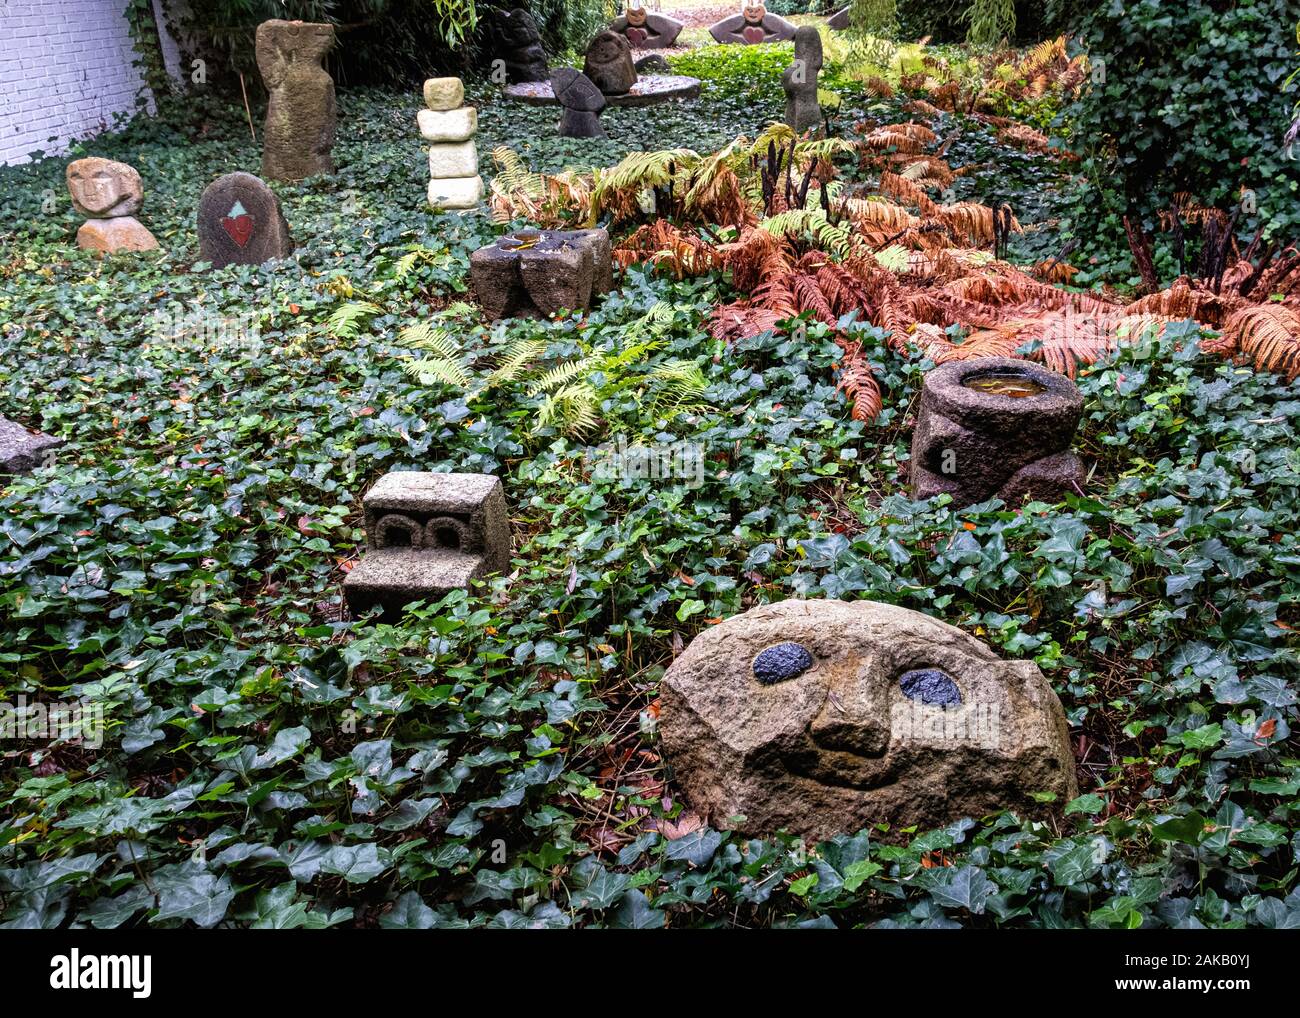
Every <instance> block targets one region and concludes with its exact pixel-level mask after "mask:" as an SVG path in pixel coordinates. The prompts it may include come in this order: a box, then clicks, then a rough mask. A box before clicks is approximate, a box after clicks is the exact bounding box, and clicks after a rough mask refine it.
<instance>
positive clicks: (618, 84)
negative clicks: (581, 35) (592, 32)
mask: <svg viewBox="0 0 1300 1018" xmlns="http://www.w3.org/2000/svg"><path fill="white" fill-rule="evenodd" d="M582 73H583V74H585V75H586V76H587V77H588V78H590V79H591V82H592V84H593V85H595V86H596V87H597V88H598V89H600V91H601V92H602V93H603V94H605V95H623V94H625V93H626V92H628V91H630V90H631V88H632V86H633V85H635V84H636V67H635V65H634V64H633V63H632V44H631V43H630V42H628V41H627V37H626V36H623V35H619V34H618V33H617V32H610V31H604V32H598V33H597V34H596V37H595V38H594V39H592V40H591V43H590V44H589V45H588V46H587V57H586V59H585V60H584V61H583V64H582Z"/></svg>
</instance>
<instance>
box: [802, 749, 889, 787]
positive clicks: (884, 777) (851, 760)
mask: <svg viewBox="0 0 1300 1018" xmlns="http://www.w3.org/2000/svg"><path fill="white" fill-rule="evenodd" d="M812 745H813V747H815V748H814V749H813V751H812V752H811V753H809V754H807V755H806V756H804V755H800V756H795V757H791V758H790V759H789V760H788V761H787V770H789V772H790V773H791V774H794V775H796V776H798V777H801V778H807V779H808V780H810V781H815V782H817V783H818V784H821V785H836V786H838V787H840V788H856V789H859V790H860V791H864V792H865V791H870V790H871V789H873V788H880V787H881V786H882V785H888V784H892V783H893V781H894V777H895V776H894V761H893V759H892V758H891V757H890V755H889V748H888V746H886V748H885V749H883V750H881V751H880V752H879V753H867V754H862V753H855V752H850V751H847V750H843V749H831V748H828V747H825V746H822V745H821V744H819V743H817V742H816V740H814V741H813V744H812Z"/></svg>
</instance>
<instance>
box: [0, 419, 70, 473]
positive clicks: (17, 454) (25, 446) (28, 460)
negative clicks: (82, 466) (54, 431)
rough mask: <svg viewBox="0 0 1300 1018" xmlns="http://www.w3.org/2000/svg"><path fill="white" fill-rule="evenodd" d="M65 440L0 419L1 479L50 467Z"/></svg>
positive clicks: (15, 422)
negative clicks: (57, 450) (38, 468)
mask: <svg viewBox="0 0 1300 1018" xmlns="http://www.w3.org/2000/svg"><path fill="white" fill-rule="evenodd" d="M61 445H63V439H61V438H54V437H52V436H50V435H45V434H42V433H41V432H39V431H33V430H31V429H30V428H25V427H23V426H22V425H21V424H19V423H18V422H17V421H11V420H9V419H8V418H6V417H0V477H11V476H13V475H15V474H30V473H31V472H32V471H33V470H35V469H36V468H37V467H44V466H49V465H50V464H51V463H52V462H53V461H54V452H55V450H56V449H58V448H59V447H60V446H61Z"/></svg>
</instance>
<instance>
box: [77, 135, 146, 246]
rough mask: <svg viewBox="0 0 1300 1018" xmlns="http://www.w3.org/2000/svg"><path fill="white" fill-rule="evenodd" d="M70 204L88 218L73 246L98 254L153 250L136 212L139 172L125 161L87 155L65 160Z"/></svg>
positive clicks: (141, 190)
mask: <svg viewBox="0 0 1300 1018" xmlns="http://www.w3.org/2000/svg"><path fill="white" fill-rule="evenodd" d="M67 182H68V193H69V194H70V195H72V207H73V208H74V209H76V210H77V211H78V212H80V213H81V214H82V215H83V216H87V217H88V218H87V219H86V221H85V222H84V223H82V224H81V228H80V229H79V230H78V231H77V247H79V248H81V249H82V250H83V251H94V252H96V253H98V254H114V253H116V252H118V251H153V250H156V249H157V247H158V241H157V240H156V239H155V238H154V235H153V234H152V233H150V232H149V231H148V230H147V229H146V228H145V227H144V225H143V224H142V223H141V222H140V220H138V219H136V218H135V217H136V214H137V213H138V212H139V211H140V207H141V206H142V205H143V204H144V185H143V183H141V181H140V174H139V173H138V172H136V170H135V168H134V167H132V166H128V165H127V164H126V163H119V162H114V161H113V160H112V159H101V158H99V157H98V156H91V157H90V158H87V159H76V160H73V161H72V162H70V163H68V170H67Z"/></svg>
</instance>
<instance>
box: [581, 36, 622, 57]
mask: <svg viewBox="0 0 1300 1018" xmlns="http://www.w3.org/2000/svg"><path fill="white" fill-rule="evenodd" d="M626 48H627V47H626V43H620V39H619V36H618V35H617V34H616V33H614V32H601V33H600V35H598V36H596V38H594V39H593V40H592V41H591V46H590V47H588V49H587V59H588V60H589V61H591V63H593V64H612V63H614V62H615V61H617V60H619V59H621V58H622V56H623V54H624V52H625V51H626Z"/></svg>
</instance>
